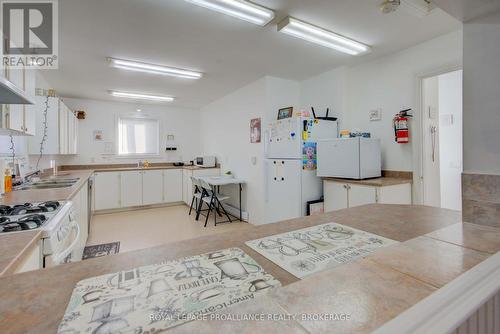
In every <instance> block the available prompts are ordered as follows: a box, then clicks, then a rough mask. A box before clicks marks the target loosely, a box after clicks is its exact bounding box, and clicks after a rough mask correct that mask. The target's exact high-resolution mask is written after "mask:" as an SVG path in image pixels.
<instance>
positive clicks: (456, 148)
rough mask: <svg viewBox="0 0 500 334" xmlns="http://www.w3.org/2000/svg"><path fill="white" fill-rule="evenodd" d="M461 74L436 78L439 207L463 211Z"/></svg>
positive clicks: (459, 72)
mask: <svg viewBox="0 0 500 334" xmlns="http://www.w3.org/2000/svg"><path fill="white" fill-rule="evenodd" d="M462 74H463V73H462V71H455V72H451V73H447V74H443V75H440V76H439V77H438V84H439V169H440V187H441V207H442V208H446V209H452V210H462V100H463V96H462Z"/></svg>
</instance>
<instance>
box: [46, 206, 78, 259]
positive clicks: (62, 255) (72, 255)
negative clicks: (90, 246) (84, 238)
mask: <svg viewBox="0 0 500 334" xmlns="http://www.w3.org/2000/svg"><path fill="white" fill-rule="evenodd" d="M68 219H69V224H67V225H65V226H64V227H62V228H61V229H60V231H58V237H61V242H60V244H59V247H57V250H56V251H55V252H53V253H52V254H51V255H48V256H45V258H44V263H45V267H46V268H47V267H53V266H57V265H59V264H63V263H68V262H77V261H80V260H81V259H82V253H83V252H82V250H80V248H81V243H80V235H81V230H80V225H79V224H78V222H77V221H76V220H73V219H72V214H70V215H68Z"/></svg>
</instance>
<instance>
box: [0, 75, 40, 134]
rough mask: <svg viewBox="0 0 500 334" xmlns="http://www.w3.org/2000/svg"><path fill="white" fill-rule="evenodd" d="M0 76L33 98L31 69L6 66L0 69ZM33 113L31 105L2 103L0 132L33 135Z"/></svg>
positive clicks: (33, 80) (33, 88)
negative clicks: (0, 70)
mask: <svg viewBox="0 0 500 334" xmlns="http://www.w3.org/2000/svg"><path fill="white" fill-rule="evenodd" d="M1 78H2V79H5V80H8V82H9V83H10V84H12V85H13V86H14V87H15V88H16V89H17V90H19V91H22V93H23V94H25V95H26V96H29V97H30V99H31V100H34V95H35V73H34V71H33V70H25V69H22V68H21V69H17V68H16V69H13V68H9V67H6V68H4V69H2V73H1ZM34 113H35V109H34V106H33V105H25V104H3V105H2V106H1V114H2V117H1V120H2V122H1V125H0V134H13V135H18V136H19V135H25V136H26V135H31V136H32V135H34V134H35V128H34V123H35V119H34Z"/></svg>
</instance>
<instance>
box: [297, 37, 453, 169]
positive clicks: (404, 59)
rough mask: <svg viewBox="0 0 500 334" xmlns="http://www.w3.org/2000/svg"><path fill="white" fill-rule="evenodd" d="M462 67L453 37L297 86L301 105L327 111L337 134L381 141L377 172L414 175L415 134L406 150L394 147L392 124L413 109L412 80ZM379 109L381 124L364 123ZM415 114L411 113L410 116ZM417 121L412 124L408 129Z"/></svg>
mask: <svg viewBox="0 0 500 334" xmlns="http://www.w3.org/2000/svg"><path fill="white" fill-rule="evenodd" d="M461 62H462V32H461V31H456V32H452V33H450V34H447V35H444V36H440V37H437V38H435V39H432V40H430V41H426V42H424V43H422V44H419V45H416V46H414V47H411V48H409V49H406V50H403V51H400V52H397V53H394V54H391V55H388V56H385V57H382V58H379V59H376V60H373V61H370V62H367V63H362V64H359V65H354V66H351V67H341V68H336V69H333V70H331V71H329V72H326V73H323V74H320V75H318V76H316V77H313V78H310V79H308V80H305V81H302V82H301V95H302V96H301V105H302V107H303V108H304V109H307V110H310V107H311V106H315V107H316V106H317V109H319V110H320V111H323V112H324V111H325V110H326V107H330V110H333V111H334V112H335V113H336V114H337V115H338V116H339V117H340V121H341V125H340V128H341V129H347V130H361V131H368V132H371V133H372V136H373V137H376V138H380V139H381V140H382V168H383V169H386V170H399V171H414V170H415V162H414V154H415V152H416V149H417V147H416V145H415V143H416V142H418V141H419V140H420V139H419V136H418V135H419V134H418V128H417V127H415V126H413V128H412V129H411V130H412V131H411V132H412V133H411V136H412V138H411V144H409V145H402V144H396V143H395V142H394V132H393V129H392V118H393V117H394V115H395V114H396V113H398V112H399V111H400V110H402V109H404V108H416V106H417V103H416V101H417V91H418V90H417V84H418V81H417V76H418V75H421V74H423V73H427V72H432V71H435V70H437V69H439V68H442V67H445V66H450V65H458V66H459V65H460V64H461ZM374 109H382V120H381V121H377V122H370V121H369V118H368V113H369V112H370V111H371V110H374ZM415 114H416V113H415ZM417 121H418V120H414V121H412V123H413V125H414V124H417Z"/></svg>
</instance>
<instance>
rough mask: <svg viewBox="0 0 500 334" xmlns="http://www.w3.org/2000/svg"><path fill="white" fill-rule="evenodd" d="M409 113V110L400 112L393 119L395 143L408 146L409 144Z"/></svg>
mask: <svg viewBox="0 0 500 334" xmlns="http://www.w3.org/2000/svg"><path fill="white" fill-rule="evenodd" d="M409 111H411V109H406V110H402V111H400V112H399V113H398V114H397V115H396V117H394V120H393V124H394V134H395V140H396V143H398V144H408V143H409V142H410V130H409V129H408V120H409V118H410V117H412V116H411V115H409V114H408V112H409Z"/></svg>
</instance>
